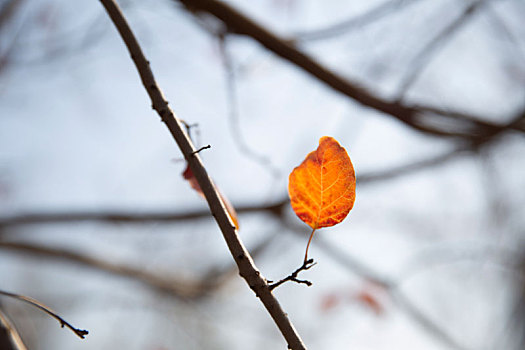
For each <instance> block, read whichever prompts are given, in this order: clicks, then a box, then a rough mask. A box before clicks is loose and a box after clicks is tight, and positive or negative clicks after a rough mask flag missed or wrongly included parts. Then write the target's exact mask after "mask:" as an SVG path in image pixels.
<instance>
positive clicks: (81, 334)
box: [0, 290, 89, 339]
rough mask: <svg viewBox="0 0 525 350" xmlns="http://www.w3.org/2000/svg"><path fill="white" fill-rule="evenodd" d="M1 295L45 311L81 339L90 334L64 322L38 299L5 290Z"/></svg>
mask: <svg viewBox="0 0 525 350" xmlns="http://www.w3.org/2000/svg"><path fill="white" fill-rule="evenodd" d="M0 295H4V296H6V297H10V298H14V299H18V300H20V301H23V302H26V303H28V304H30V305H33V306H34V307H36V308H38V309H40V310H42V311H44V312H45V313H46V314H48V315H49V316H51V317H53V318H55V319H56V320H57V321H58V322H60V326H61V327H62V328H64V327H67V328H69V329H70V330H71V331H72V332H73V333H75V334H76V335H77V336H78V337H79V338H81V339H84V338H85V337H86V335H88V334H89V332H88V331H87V330H85V329H79V328H75V327H73V326H72V325H71V323H69V322H67V321H66V320H64V319H63V318H62V317H60V316H59V315H58V314H57V313H56V312H54V311H53V310H51V308H49V307H48V306H46V305H44V304H42V303H41V302H39V301H38V300H36V299H33V298H30V297H28V296H25V295H20V294H14V293H9V292H6V291H3V290H0Z"/></svg>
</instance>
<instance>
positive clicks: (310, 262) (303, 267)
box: [268, 259, 317, 290]
mask: <svg viewBox="0 0 525 350" xmlns="http://www.w3.org/2000/svg"><path fill="white" fill-rule="evenodd" d="M315 265H317V263H316V262H314V259H309V260H305V261H304V262H303V264H302V265H301V266H299V268H297V270H295V271H294V272H292V273H291V274H290V275H289V276H287V277H285V278H283V279H282V280H280V281H278V282H275V283H273V284H270V287H269V288H270V290H274V289H275V288H277V287H279V286H280V285H281V284H283V283H284V282H287V281H292V282H296V283H299V284H301V283H302V284H306V285H307V286H308V287H310V286H311V285H312V282H310V281H308V280H300V279H298V278H297V276H299V273H300V272H301V271H306V270H309V269H310V268H312V267H314V266H315ZM271 282H272V281H268V283H271Z"/></svg>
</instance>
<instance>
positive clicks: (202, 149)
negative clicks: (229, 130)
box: [191, 145, 211, 154]
mask: <svg viewBox="0 0 525 350" xmlns="http://www.w3.org/2000/svg"><path fill="white" fill-rule="evenodd" d="M210 148H211V145H206V146H202V147H201V148H199V149H198V150H196V151H193V152H192V153H191V154H197V153H199V152H200V151H204V150H205V149H210Z"/></svg>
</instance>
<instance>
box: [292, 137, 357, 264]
mask: <svg viewBox="0 0 525 350" xmlns="http://www.w3.org/2000/svg"><path fill="white" fill-rule="evenodd" d="M288 194H289V195H290V201H291V204H292V209H293V210H294V212H295V214H297V216H298V217H299V219H301V220H303V221H304V222H305V223H307V224H308V225H310V227H311V228H312V229H313V230H312V234H311V235H310V239H309V240H308V245H307V246H306V254H305V256H304V262H305V263H306V261H307V260H308V247H309V246H310V242H311V241H312V237H313V235H314V232H315V230H316V229H318V228H322V227H330V226H333V225H336V224H338V223H340V222H341V221H343V220H344V218H346V216H347V215H348V213H349V212H350V210H351V209H352V207H353V206H354V201H355V172H354V167H353V165H352V162H351V161H350V157H349V156H348V154H347V153H346V150H345V149H344V148H343V147H341V146H340V145H339V143H338V142H337V141H336V140H335V139H334V138H332V137H329V136H323V137H321V139H320V140H319V147H317V150H315V151H313V152H310V153H309V154H308V155H307V156H306V158H305V159H304V160H303V162H302V163H301V164H300V165H299V166H298V167H296V168H295V169H294V170H293V171H292V172H291V174H290V178H289V182H288Z"/></svg>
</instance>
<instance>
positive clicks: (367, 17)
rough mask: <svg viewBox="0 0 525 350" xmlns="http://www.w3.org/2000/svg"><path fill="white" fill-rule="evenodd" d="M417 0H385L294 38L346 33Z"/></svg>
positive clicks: (305, 38) (303, 32)
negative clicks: (349, 16)
mask: <svg viewBox="0 0 525 350" xmlns="http://www.w3.org/2000/svg"><path fill="white" fill-rule="evenodd" d="M418 1H419V0H386V1H384V2H382V3H381V4H379V5H377V6H375V7H373V8H371V9H370V10H368V11H366V12H365V13H362V14H360V15H357V16H355V17H352V18H350V19H346V20H344V21H341V22H339V23H335V24H331V25H329V26H326V27H325V28H321V29H316V30H309V31H302V32H297V33H296V34H295V35H294V38H295V39H296V40H297V41H300V42H308V41H316V40H324V39H328V38H333V37H336V36H338V35H342V34H346V33H348V32H349V31H350V30H352V29H362V28H364V27H366V26H367V25H370V24H373V23H375V22H376V21H378V20H380V19H382V18H384V17H385V16H388V15H391V14H393V13H394V12H395V11H400V10H402V9H405V8H406V7H408V6H409V5H412V4H415V3H416V2H418Z"/></svg>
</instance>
